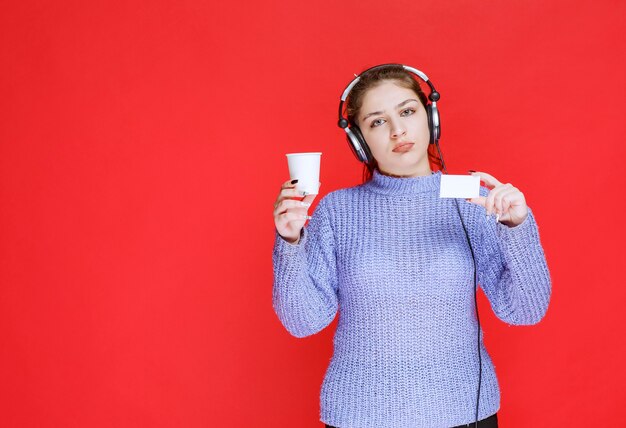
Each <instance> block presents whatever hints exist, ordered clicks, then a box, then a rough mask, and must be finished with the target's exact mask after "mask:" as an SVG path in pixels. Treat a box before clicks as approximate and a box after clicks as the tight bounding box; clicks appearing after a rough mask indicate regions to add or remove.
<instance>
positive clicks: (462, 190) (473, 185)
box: [439, 174, 480, 198]
mask: <svg viewBox="0 0 626 428" xmlns="http://www.w3.org/2000/svg"><path fill="white" fill-rule="evenodd" d="M478 196H480V177H479V176H473V175H449V174H443V175H442V176H441V187H440V189H439V197H440V198H477V197H478Z"/></svg>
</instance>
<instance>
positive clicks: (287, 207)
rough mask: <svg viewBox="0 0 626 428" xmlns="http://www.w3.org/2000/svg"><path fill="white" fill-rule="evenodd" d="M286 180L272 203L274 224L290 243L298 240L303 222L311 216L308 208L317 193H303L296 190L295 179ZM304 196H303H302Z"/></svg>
mask: <svg viewBox="0 0 626 428" xmlns="http://www.w3.org/2000/svg"><path fill="white" fill-rule="evenodd" d="M294 181H295V182H292V181H291V180H289V181H286V182H285V183H283V185H282V186H281V188H280V193H279V194H278V198H276V202H275V203H274V224H275V225H276V230H277V231H278V234H279V235H280V236H282V237H283V239H284V240H285V241H287V242H289V243H291V244H296V243H298V241H299V240H300V232H301V231H302V228H303V227H304V223H306V221H307V220H308V219H310V218H311V217H310V216H309V215H308V209H309V207H310V206H311V204H312V203H313V200H314V199H315V197H316V196H317V195H303V194H302V193H301V192H300V191H297V190H296V185H295V183H296V182H297V180H294ZM303 196H304V197H303ZM301 198H302V199H301Z"/></svg>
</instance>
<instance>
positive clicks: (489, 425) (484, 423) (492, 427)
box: [326, 413, 498, 428]
mask: <svg viewBox="0 0 626 428" xmlns="http://www.w3.org/2000/svg"><path fill="white" fill-rule="evenodd" d="M473 426H475V425H474V422H472V423H470V424H467V425H458V426H455V427H452V428H472V427H473ZM478 427H479V428H498V414H497V413H494V414H493V415H491V416H489V417H488V418H485V419H481V420H479V421H478ZM326 428H337V427H333V426H330V425H326Z"/></svg>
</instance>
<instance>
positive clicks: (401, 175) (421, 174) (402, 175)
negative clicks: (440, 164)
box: [378, 167, 433, 178]
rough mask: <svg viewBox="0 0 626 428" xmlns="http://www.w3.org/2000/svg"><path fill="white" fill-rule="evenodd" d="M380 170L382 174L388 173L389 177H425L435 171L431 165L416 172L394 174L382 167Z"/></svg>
mask: <svg viewBox="0 0 626 428" xmlns="http://www.w3.org/2000/svg"><path fill="white" fill-rule="evenodd" d="M378 172H380V173H381V174H382V175H386V176H388V177H395V178H413V177H424V176H427V175H431V174H432V173H433V172H432V170H431V169H430V167H429V168H427V169H426V170H424V171H419V172H414V173H409V174H393V173H390V172H387V171H383V170H382V169H381V168H380V167H379V168H378Z"/></svg>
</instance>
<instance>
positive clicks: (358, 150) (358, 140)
mask: <svg viewBox="0 0 626 428" xmlns="http://www.w3.org/2000/svg"><path fill="white" fill-rule="evenodd" d="M347 130H348V132H347V134H346V136H347V137H348V145H349V146H350V148H351V149H352V153H354V156H356V158H357V159H358V160H359V161H360V162H363V163H370V162H371V160H372V153H371V151H370V148H369V147H368V145H367V143H366V142H365V138H363V134H362V133H361V130H360V129H359V127H358V126H351V127H349V128H347Z"/></svg>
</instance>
